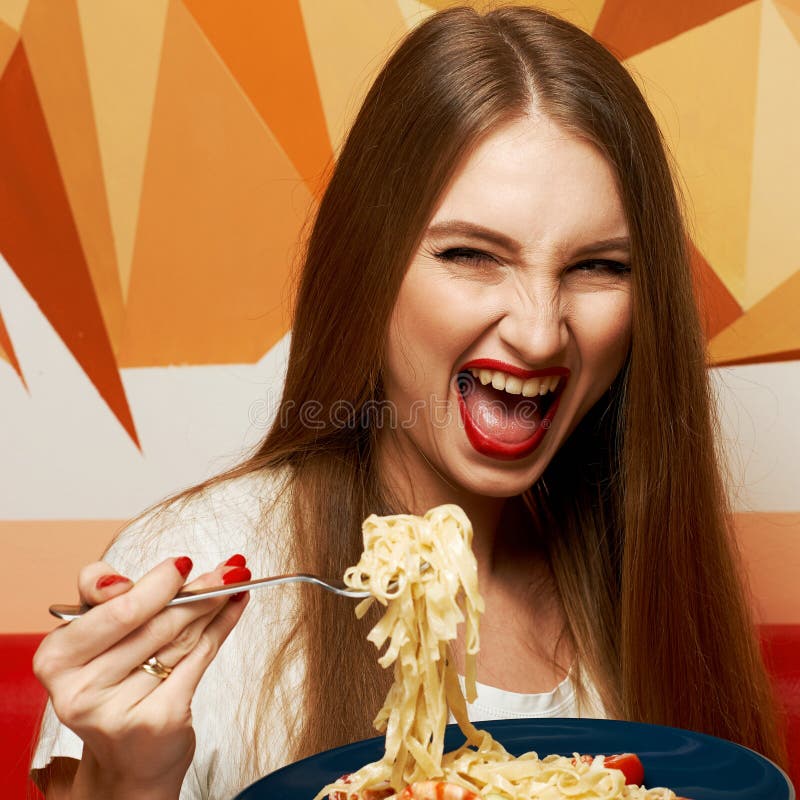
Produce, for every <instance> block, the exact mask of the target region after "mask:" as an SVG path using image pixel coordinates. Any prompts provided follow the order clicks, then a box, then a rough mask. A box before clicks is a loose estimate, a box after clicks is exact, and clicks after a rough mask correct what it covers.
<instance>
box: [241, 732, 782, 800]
mask: <svg viewBox="0 0 800 800" xmlns="http://www.w3.org/2000/svg"><path fill="white" fill-rule="evenodd" d="M479 727H480V728H482V729H484V730H487V731H489V733H491V734H492V736H493V737H494V738H495V739H497V741H499V742H502V744H503V746H504V747H505V748H506V749H507V750H509V751H510V752H512V753H513V754H514V755H521V754H522V753H525V752H529V751H531V750H535V751H536V752H537V753H538V754H539V756H540V757H542V758H543V757H544V756H546V755H550V754H551V753H558V754H559V755H567V756H568V755H572V753H573V752H577V753H589V754H592V755H594V754H597V753H603V754H606V755H607V754H609V753H636V754H637V755H638V756H639V758H640V759H641V760H642V764H643V765H644V770H645V784H646V785H647V786H668V787H669V788H670V789H672V790H674V791H675V792H676V793H677V794H678V795H679V796H683V797H688V798H692V800H794V799H795V793H794V789H793V788H792V784H791V783H790V782H789V779H788V778H787V777H786V775H785V773H784V772H782V771H781V770H780V769H779V768H778V767H776V766H775V765H774V764H773V763H772V762H771V761H769V760H767V759H766V758H764V757H763V756H760V755H758V753H755V752H754V751H752V750H748V749H747V748H746V747H741V746H740V745H738V744H733V743H732V742H727V741H725V740H724V739H717V738H715V737H714V736H706V735H705V734H702V733H694V732H692V731H685V730H681V729H679V728H667V727H664V726H663V725H645V724H643V723H639V722H619V721H616V720H608V719H554V718H549V719H509V720H500V721H497V722H483V723H481V724H480V726H479ZM463 741H464V737H463V735H462V734H461V731H459V729H458V727H457V726H456V725H448V726H447V737H446V739H445V749H446V750H454V749H455V748H457V747H458V746H459V745H461V744H462V743H463ZM382 755H383V737H382V736H379V737H376V738H374V739H366V740H365V741H363V742H355V743H354V744H349V745H346V746H344V747H337V748H336V749H335V750H328V751H326V752H324V753H319V754H317V755H315V756H311V757H310V758H305V759H303V760H302V761H298V762H296V763H294V764H289V765H288V766H286V767H283V768H282V769H279V770H277V771H275V772H273V773H271V774H270V775H267V776H266V777H264V778H261V780H259V781H256V783H254V784H253V785H252V786H250V787H248V788H247V789H245V790H244V791H243V792H242V793H241V794H239V795H238V796H237V797H236V798H234V800H311V798H313V797H314V795H315V794H316V793H317V792H318V791H319V790H320V789H321V788H322V787H323V786H325V784H327V783H330V782H331V781H334V780H336V778H338V777H339V776H341V775H343V774H344V773H346V772H354V771H355V770H357V769H359V768H360V767H362V766H364V764H368V763H369V762H371V761H377V760H378V759H379V758H380V757H381V756H382Z"/></svg>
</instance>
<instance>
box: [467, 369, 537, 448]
mask: <svg viewBox="0 0 800 800" xmlns="http://www.w3.org/2000/svg"><path fill="white" fill-rule="evenodd" d="M462 396H463V397H464V405H465V406H466V408H467V413H468V414H469V415H470V417H471V418H472V422H473V423H474V424H475V427H476V428H477V429H478V430H479V431H480V432H481V433H482V434H484V436H490V437H491V438H492V439H496V440H497V441H498V442H503V443H504V444H519V443H520V442H524V441H525V440H526V439H529V438H530V437H531V436H533V434H534V432H535V431H536V429H537V428H538V427H539V425H540V424H541V421H542V415H541V412H540V410H539V409H540V407H541V401H540V400H539V398H538V397H523V396H522V395H521V394H520V395H516V394H508V392H504V391H500V390H498V389H494V388H492V387H491V386H483V385H482V384H480V383H477V382H475V383H474V384H473V385H472V386H470V390H469V391H468V392H467V393H465V394H464V395H462Z"/></svg>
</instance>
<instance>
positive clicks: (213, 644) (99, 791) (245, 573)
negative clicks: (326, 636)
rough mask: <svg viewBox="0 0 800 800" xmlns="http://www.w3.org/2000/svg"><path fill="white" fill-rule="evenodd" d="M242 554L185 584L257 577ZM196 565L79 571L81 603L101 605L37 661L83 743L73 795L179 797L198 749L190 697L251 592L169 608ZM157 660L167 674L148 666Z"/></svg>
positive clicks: (56, 636)
mask: <svg viewBox="0 0 800 800" xmlns="http://www.w3.org/2000/svg"><path fill="white" fill-rule="evenodd" d="M244 563H245V561H244V558H243V557H242V556H233V557H232V558H230V559H229V560H228V561H227V562H226V563H225V564H221V565H220V566H219V567H217V568H216V569H215V570H214V571H213V572H209V573H207V574H205V575H202V576H201V577H200V578H198V579H197V580H195V581H193V582H192V583H191V584H189V585H188V586H186V587H185V588H187V589H200V588H204V587H209V586H217V585H219V584H221V583H238V582H240V581H246V580H249V579H250V571H249V570H248V569H247V568H246V567H245V566H244ZM191 568H192V562H191V560H190V559H188V558H186V557H181V558H171V559H168V560H167V561H164V562H163V563H161V564H159V565H158V566H157V567H155V568H154V569H152V570H151V571H150V572H148V573H147V574H146V575H145V576H144V577H143V578H142V579H141V580H140V581H138V583H135V584H134V583H132V582H131V581H130V580H128V579H127V578H125V577H124V576H121V575H119V574H117V573H116V572H114V570H113V569H112V568H111V567H109V566H108V565H107V564H105V563H103V562H97V563H95V564H92V565H90V566H88V567H86V568H84V569H83V570H82V571H81V574H80V577H79V581H78V583H79V590H80V596H81V601H82V602H84V603H88V604H89V605H92V606H94V608H92V609H91V610H90V611H88V612H86V613H85V614H84V615H83V616H82V617H81V618H80V619H77V620H75V621H73V622H71V623H69V624H68V625H62V626H61V627H59V628H57V629H56V630H54V631H53V632H52V633H50V634H49V635H48V636H46V637H45V639H44V640H43V641H42V644H41V645H40V646H39V649H38V650H37V651H36V654H35V656H34V659H33V670H34V673H35V674H36V677H37V678H38V679H39V680H40V681H41V682H42V683H43V684H44V686H45V688H46V689H47V691H48V692H49V694H50V697H51V699H52V701H53V708H54V709H55V712H56V715H57V716H58V718H59V719H60V720H61V721H62V722H63V723H64V724H65V725H66V726H67V727H68V728H71V729H72V730H73V731H74V732H75V733H76V734H77V735H78V736H80V738H81V739H82V740H83V742H84V750H83V758H82V760H81V763H80V766H79V767H78V770H77V773H76V775H75V780H74V782H73V786H72V794H71V796H72V797H83V796H86V797H104V798H118V797H119V798H122V797H128V796H129V795H130V796H131V797H134V796H135V797H137V798H157V797H158V798H161V797H171V798H177V796H178V793H179V791H180V786H181V783H182V782H183V778H184V775H185V774H186V770H187V769H188V767H189V764H190V763H191V760H192V756H193V754H194V747H195V737H194V730H193V728H192V716H191V708H190V706H191V701H192V696H193V694H194V691H195V689H196V688H197V684H198V683H199V681H200V679H201V678H202V676H203V673H204V672H205V670H206V668H207V667H208V665H209V664H210V663H211V661H212V660H213V658H214V656H215V655H216V653H217V651H218V650H219V648H220V646H221V645H222V643H223V642H224V641H225V638H226V637H227V636H228V634H229V633H230V632H231V630H232V629H233V626H234V625H235V624H236V623H237V621H238V620H239V618H240V617H241V615H242V611H243V610H244V608H245V606H246V604H247V599H248V597H249V595H247V594H245V595H243V596H236V597H235V598H229V597H214V598H209V599H207V600H199V601H196V602H194V603H186V604H184V605H178V606H172V607H170V608H165V605H166V604H167V603H168V602H169V601H170V600H171V599H172V598H173V597H174V596H175V595H176V594H177V592H178V591H179V590H180V589H181V588H182V586H183V583H184V580H185V579H186V576H187V575H188V574H189V571H190V570H191ZM151 656H155V657H156V658H157V659H158V661H159V662H161V664H163V665H165V666H166V667H171V668H172V672H171V673H170V674H169V675H168V677H166V678H163V679H162V678H159V677H156V676H154V675H151V674H149V673H147V672H145V671H144V670H143V669H141V668H140V667H141V665H142V664H143V663H144V662H146V661H147V660H148V659H149V658H150V657H151Z"/></svg>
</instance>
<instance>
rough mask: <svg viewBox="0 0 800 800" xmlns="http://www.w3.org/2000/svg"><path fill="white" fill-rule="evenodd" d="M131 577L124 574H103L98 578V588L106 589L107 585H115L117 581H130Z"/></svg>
mask: <svg viewBox="0 0 800 800" xmlns="http://www.w3.org/2000/svg"><path fill="white" fill-rule="evenodd" d="M130 582H131V579H130V578H126V577H125V576H124V575H103V577H102V578H98V579H97V583H96V584H95V586H96V587H97V588H98V589H105V588H106V587H107V586H113V585H114V584H115V583H130Z"/></svg>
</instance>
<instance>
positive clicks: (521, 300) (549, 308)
mask: <svg viewBox="0 0 800 800" xmlns="http://www.w3.org/2000/svg"><path fill="white" fill-rule="evenodd" d="M497 331H498V334H499V336H500V338H501V340H502V341H503V343H504V344H505V345H506V347H508V348H509V350H510V351H511V352H512V353H513V354H514V355H515V356H516V357H517V358H519V359H521V360H522V361H524V362H525V363H526V364H530V365H531V366H533V367H536V366H540V365H541V366H544V365H548V366H549V365H552V364H554V363H558V362H559V361H560V357H561V356H563V354H564V351H565V350H566V347H567V342H568V340H569V327H568V325H567V319H566V314H565V309H564V307H563V302H562V298H561V295H560V292H559V291H558V289H557V288H553V287H547V286H540V287H538V288H530V287H527V289H526V290H525V291H519V290H518V291H516V292H514V293H513V297H509V300H508V302H507V304H506V309H505V313H504V314H503V316H502V318H501V319H500V321H499V322H498V326H497Z"/></svg>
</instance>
